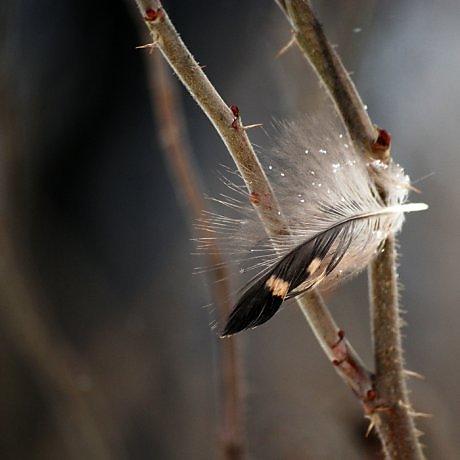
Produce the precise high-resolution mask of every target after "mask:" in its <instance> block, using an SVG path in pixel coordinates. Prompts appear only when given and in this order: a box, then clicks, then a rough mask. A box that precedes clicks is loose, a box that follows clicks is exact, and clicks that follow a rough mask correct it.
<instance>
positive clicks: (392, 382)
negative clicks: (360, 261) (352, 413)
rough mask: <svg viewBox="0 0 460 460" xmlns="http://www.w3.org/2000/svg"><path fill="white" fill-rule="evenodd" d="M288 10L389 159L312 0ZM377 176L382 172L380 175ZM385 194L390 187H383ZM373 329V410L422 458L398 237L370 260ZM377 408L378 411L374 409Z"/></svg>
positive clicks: (318, 62) (323, 76)
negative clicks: (411, 392) (403, 327)
mask: <svg viewBox="0 0 460 460" xmlns="http://www.w3.org/2000/svg"><path fill="white" fill-rule="evenodd" d="M275 1H276V2H277V4H278V5H279V7H280V8H281V9H282V11H283V12H284V13H285V14H286V16H287V18H288V20H289V22H290V24H291V25H292V27H293V30H294V36H295V39H296V41H297V44H298V45H299V48H300V49H301V51H302V53H303V54H304V56H305V57H306V58H307V60H308V61H309V62H310V64H311V65H312V67H313V68H314V70H315V71H316V73H317V75H318V77H319V78H320V80H321V81H322V82H323V83H324V85H325V87H326V89H327V91H328V93H329V95H330V97H331V99H332V101H333V102H334V104H335V106H336V108H337V110H338V112H339V113H340V115H341V116H342V119H343V121H344V123H345V125H346V127H347V130H348V132H349V133H350V137H351V139H352V141H353V143H354V145H355V147H356V148H357V149H358V150H359V151H361V153H362V154H363V155H365V156H366V157H372V158H376V159H380V160H383V161H385V162H389V161H391V159H390V141H391V137H390V136H389V134H388V133H387V132H386V131H384V130H379V129H377V128H376V127H375V126H374V125H373V124H372V122H371V120H370V118H369V115H368V114H367V112H366V110H365V108H364V105H363V103H362V101H361V98H360V97H359V94H358V92H357V90H356V87H355V86H354V84H353V82H352V80H351V78H350V76H349V74H348V73H347V71H346V69H345V67H344V65H343V63H342V62H341V60H340V58H339V56H338V54H337V53H336V52H335V51H334V49H333V48H332V46H331V44H330V43H329V41H328V40H327V37H326V35H325V33H324V31H323V29H322V26H321V24H320V23H319V21H318V19H317V18H316V16H315V14H314V12H313V10H312V8H311V5H310V2H309V1H308V0H275ZM376 180H377V181H378V177H376ZM381 193H382V196H385V194H386V190H382V191H381ZM369 284H370V293H371V314H372V317H373V324H372V333H373V337H374V354H375V366H376V370H377V372H376V376H375V390H376V398H377V399H378V403H379V404H381V405H382V407H380V408H379V409H375V408H374V410H372V411H370V415H371V416H373V423H375V425H376V426H377V427H378V432H379V435H380V438H381V440H382V444H383V446H384V450H385V453H386V455H387V457H389V458H392V459H393V458H401V459H402V458H404V459H412V458H413V459H420V458H423V453H422V450H421V446H420V443H419V442H418V439H417V434H416V429H415V426H414V421H413V417H412V415H411V413H410V412H411V409H410V404H409V399H408V395H407V388H406V382H405V378H404V373H403V357H402V355H403V352H402V343H401V334H400V319H399V304H398V301H399V298H398V283H397V279H396V250H395V244H394V237H393V236H390V237H389V239H388V240H387V241H386V242H385V243H384V247H383V250H382V251H381V252H380V253H379V255H378V256H377V258H376V259H375V261H374V262H373V263H372V264H371V267H370V273H369ZM376 410H377V411H378V412H376Z"/></svg>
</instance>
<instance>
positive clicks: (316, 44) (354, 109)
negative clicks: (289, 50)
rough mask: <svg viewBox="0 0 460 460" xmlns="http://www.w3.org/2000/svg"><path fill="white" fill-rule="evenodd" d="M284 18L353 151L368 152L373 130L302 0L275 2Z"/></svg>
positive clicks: (338, 63)
mask: <svg viewBox="0 0 460 460" xmlns="http://www.w3.org/2000/svg"><path fill="white" fill-rule="evenodd" d="M277 3H278V5H279V6H280V8H281V9H282V10H283V11H284V13H285V14H286V16H287V18H288V20H289V22H290V24H291V26H292V29H293V33H294V37H295V39H296V42H297V44H298V46H299V48H300V49H301V51H302V53H303V54H304V56H305V57H306V58H307V60H308V61H309V62H310V64H311V65H312V67H313V69H314V70H315V71H316V73H317V75H318V77H319V78H320V80H321V81H322V82H323V83H324V85H325V86H326V89H327V90H328V92H329V94H330V96H331V99H332V101H333V102H334V104H335V106H336V108H337V110H338V112H339V114H340V115H341V117H342V119H343V121H344V123H345V126H346V127H347V128H348V131H349V133H350V138H351V140H352V141H353V144H354V145H355V147H356V148H357V149H358V150H359V151H361V152H362V153H365V154H368V153H369V152H370V151H372V148H371V147H372V145H373V144H374V142H375V141H376V139H377V137H378V132H377V129H376V128H375V127H374V125H373V124H372V122H371V119H370V118H369V115H368V114H367V112H366V110H365V109H364V104H363V102H362V101H361V97H360V96H359V94H358V91H357V90H356V87H355V85H354V84H353V82H352V80H351V78H350V77H349V74H348V72H347V71H346V69H345V66H344V65H343V63H342V61H341V60H340V58H339V56H338V54H337V53H336V52H335V51H334V49H333V48H332V46H331V44H330V43H329V41H328V39H327V37H326V35H325V33H324V31H323V28H322V27H321V24H320V23H319V21H318V19H317V18H316V16H315V14H314V12H313V10H312V8H311V6H310V4H309V2H308V1H306V0H281V1H278V2H277Z"/></svg>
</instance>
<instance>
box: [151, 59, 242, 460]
mask: <svg viewBox="0 0 460 460" xmlns="http://www.w3.org/2000/svg"><path fill="white" fill-rule="evenodd" d="M147 64H148V70H149V72H148V76H149V84H150V90H151V95H152V102H153V108H154V113H155V117H156V124H157V128H158V132H159V136H160V140H161V143H162V146H163V151H164V154H165V159H166V162H167V164H168V166H169V169H170V173H171V177H172V178H173V181H174V183H175V186H176V190H178V192H179V194H180V198H181V199H182V205H183V209H184V212H185V213H186V214H187V215H188V217H189V218H190V222H192V221H194V220H197V219H199V218H200V217H201V215H202V212H203V210H204V209H205V203H204V200H203V194H202V191H201V189H200V180H199V175H198V172H197V171H196V168H195V166H194V164H193V159H192V151H191V147H190V142H189V139H188V135H187V128H186V122H185V118H184V113H183V110H184V109H183V107H182V105H181V102H180V95H179V94H178V88H177V84H176V81H174V80H173V78H172V76H171V74H170V73H169V72H168V70H167V69H166V64H165V62H164V60H163V59H162V57H161V56H160V54H159V53H154V56H152V59H147ZM201 233H202V234H203V236H208V234H207V232H206V231H205V230H201ZM208 258H209V265H210V266H213V267H216V269H215V270H213V271H212V272H210V273H209V281H210V283H209V284H210V289H211V296H212V299H213V301H214V304H215V305H216V306H217V308H218V314H219V319H220V321H224V320H225V319H226V318H227V316H228V315H229V314H230V312H231V308H232V304H231V295H230V286H229V277H228V273H227V268H226V266H225V264H224V260H223V258H222V255H221V253H220V250H219V248H218V246H217V245H216V244H215V245H213V247H212V248H210V251H209V254H208ZM219 344H220V354H221V358H220V364H221V366H220V373H221V376H220V378H221V395H222V406H221V410H222V418H221V420H222V427H221V433H220V435H221V443H222V454H223V455H222V457H223V458H224V459H227V460H240V459H243V458H246V457H247V453H246V449H247V447H246V440H245V437H244V433H245V429H244V426H245V420H244V418H245V417H244V404H243V376H242V370H241V362H240V355H239V350H238V348H239V347H238V341H237V340H225V341H220V342H219Z"/></svg>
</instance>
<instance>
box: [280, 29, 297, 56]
mask: <svg viewBox="0 0 460 460" xmlns="http://www.w3.org/2000/svg"><path fill="white" fill-rule="evenodd" d="M294 43H295V35H294V32H292V35H291V38H290V40H289V41H288V42H287V43H286V44H285V45H284V46H283V47H282V48H281V49H280V50H279V51H278V52H277V53H276V56H275V59H278V58H280V57H281V56H282V55H283V54H284V53H285V52H286V51H288V50H289V49H290V48H291V46H292V45H293V44H294Z"/></svg>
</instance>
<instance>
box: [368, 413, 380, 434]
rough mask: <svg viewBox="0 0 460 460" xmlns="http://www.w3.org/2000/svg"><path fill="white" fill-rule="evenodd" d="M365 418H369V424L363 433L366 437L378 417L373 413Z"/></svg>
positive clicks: (374, 426) (375, 424)
mask: <svg viewBox="0 0 460 460" xmlns="http://www.w3.org/2000/svg"><path fill="white" fill-rule="evenodd" d="M366 418H367V419H369V426H368V427H367V430H366V434H365V437H366V438H367V437H369V435H370V434H371V432H372V430H373V429H374V428H376V427H377V423H378V417H377V416H375V415H367V416H366Z"/></svg>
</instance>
